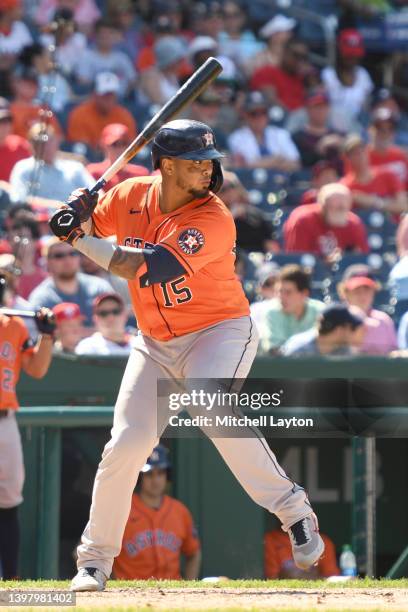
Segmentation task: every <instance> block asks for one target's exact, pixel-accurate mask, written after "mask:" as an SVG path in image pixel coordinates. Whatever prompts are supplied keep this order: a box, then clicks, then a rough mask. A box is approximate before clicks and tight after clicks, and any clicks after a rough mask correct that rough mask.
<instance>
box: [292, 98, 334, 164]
mask: <svg viewBox="0 0 408 612" xmlns="http://www.w3.org/2000/svg"><path fill="white" fill-rule="evenodd" d="M306 112H307V122H306V125H305V126H304V127H303V128H302V129H300V130H298V131H297V132H295V133H294V134H293V136H292V138H293V141H294V143H295V145H296V146H297V148H298V151H299V153H300V157H301V159H302V166H305V167H307V168H308V167H310V166H313V165H314V164H315V163H317V162H318V161H319V160H322V159H325V158H326V159H327V158H330V161H333V162H334V160H335V159H338V158H339V157H340V151H341V145H342V140H343V139H342V137H341V136H340V134H338V133H336V132H335V131H334V130H331V129H330V128H329V126H328V121H329V112H330V105H329V98H328V95H327V92H326V91H325V90H323V89H315V90H312V91H310V92H309V93H308V95H307V96H306ZM329 135H330V136H331V139H330V141H329V144H330V146H331V149H330V150H327V149H328V146H327V136H329Z"/></svg>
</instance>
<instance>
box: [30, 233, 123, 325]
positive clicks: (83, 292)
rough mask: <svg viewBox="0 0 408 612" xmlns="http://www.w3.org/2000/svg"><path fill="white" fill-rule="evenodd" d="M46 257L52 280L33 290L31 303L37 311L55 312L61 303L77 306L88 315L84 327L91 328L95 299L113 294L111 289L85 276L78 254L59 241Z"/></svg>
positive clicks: (54, 240) (49, 246)
mask: <svg viewBox="0 0 408 612" xmlns="http://www.w3.org/2000/svg"><path fill="white" fill-rule="evenodd" d="M45 255H46V258H47V265H48V272H49V277H48V278H46V279H45V280H43V282H42V283H40V284H39V285H38V287H36V289H34V291H33V292H32V293H31V294H30V296H29V302H30V303H31V304H32V306H33V307H34V308H40V307H41V306H47V307H48V308H54V306H56V305H57V304H60V303H61V302H73V303H74V304H78V306H79V309H80V311H81V312H82V313H83V314H84V315H85V322H84V324H85V325H86V326H88V327H91V326H92V315H93V301H94V299H95V298H96V297H97V296H98V295H101V294H102V293H111V292H112V287H111V286H110V284H109V283H108V282H107V281H106V280H104V279H103V278H97V277H94V276H90V275H88V274H82V273H81V272H80V271H79V262H80V259H79V252H78V251H76V250H75V249H73V248H72V247H71V246H70V245H69V244H67V243H64V242H60V241H59V240H58V239H57V238H50V240H49V241H48V243H47V244H46V246H45Z"/></svg>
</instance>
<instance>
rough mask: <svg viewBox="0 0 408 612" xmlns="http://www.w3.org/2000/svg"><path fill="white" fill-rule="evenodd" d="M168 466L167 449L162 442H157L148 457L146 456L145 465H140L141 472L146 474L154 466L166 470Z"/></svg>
mask: <svg viewBox="0 0 408 612" xmlns="http://www.w3.org/2000/svg"><path fill="white" fill-rule="evenodd" d="M169 467H170V460H169V451H168V450H167V448H166V447H165V446H163V445H162V444H158V445H157V446H156V447H155V448H154V449H153V450H152V454H151V455H150V457H148V458H147V461H146V463H145V465H144V466H143V467H142V469H141V472H143V474H146V472H150V471H151V470H153V469H154V468H158V469H162V470H167V469H168V468H169Z"/></svg>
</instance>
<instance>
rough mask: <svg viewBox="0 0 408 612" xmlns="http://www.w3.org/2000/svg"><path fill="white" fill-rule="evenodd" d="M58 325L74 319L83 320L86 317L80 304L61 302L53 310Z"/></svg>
mask: <svg viewBox="0 0 408 612" xmlns="http://www.w3.org/2000/svg"><path fill="white" fill-rule="evenodd" d="M52 311H53V313H54V315H55V319H56V321H57V323H61V321H72V320H73V319H83V318H84V315H83V314H81V310H80V308H79V306H78V304H74V303H73V302H61V304H57V305H56V306H54V308H53V309H52Z"/></svg>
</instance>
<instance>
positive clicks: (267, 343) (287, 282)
mask: <svg viewBox="0 0 408 612" xmlns="http://www.w3.org/2000/svg"><path fill="white" fill-rule="evenodd" d="M309 294H310V274H309V273H308V272H307V271H306V270H304V269H302V268H301V267H300V266H298V265H295V264H293V265H292V264H290V265H287V266H284V267H283V268H282V269H281V271H280V274H279V280H278V297H277V298H272V299H271V300H268V306H267V307H266V309H265V311H264V316H263V321H262V322H261V323H260V326H259V334H260V350H261V352H263V353H276V352H278V351H279V349H280V348H281V347H282V346H283V344H284V343H285V342H286V341H287V340H288V339H289V338H290V337H291V336H293V335H294V334H298V333H300V332H303V331H306V330H308V329H310V328H311V327H313V325H314V324H315V322H316V320H317V318H318V316H319V314H320V312H321V311H322V310H323V308H324V304H323V302H319V301H318V300H313V299H312V298H310V297H309Z"/></svg>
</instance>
